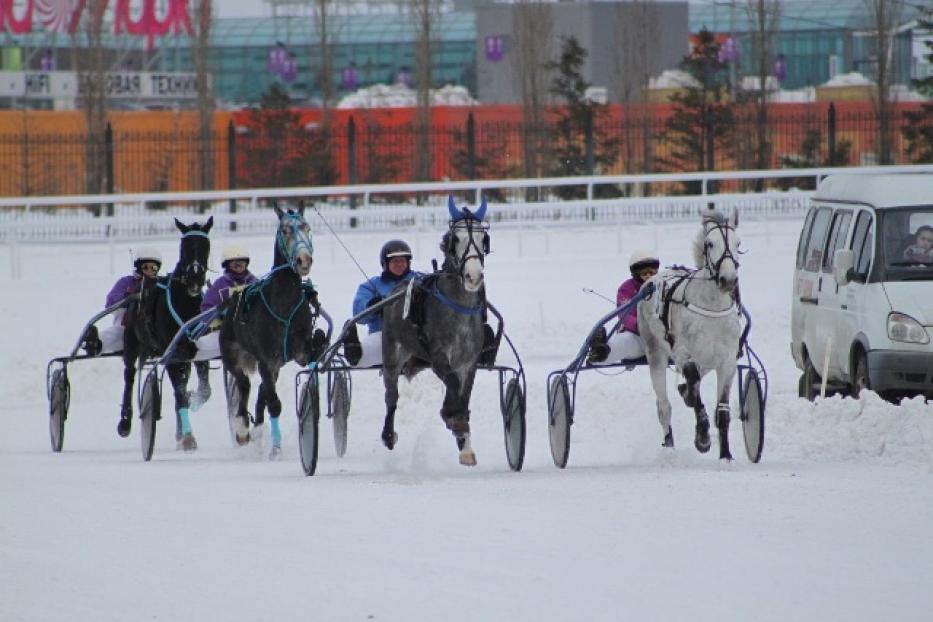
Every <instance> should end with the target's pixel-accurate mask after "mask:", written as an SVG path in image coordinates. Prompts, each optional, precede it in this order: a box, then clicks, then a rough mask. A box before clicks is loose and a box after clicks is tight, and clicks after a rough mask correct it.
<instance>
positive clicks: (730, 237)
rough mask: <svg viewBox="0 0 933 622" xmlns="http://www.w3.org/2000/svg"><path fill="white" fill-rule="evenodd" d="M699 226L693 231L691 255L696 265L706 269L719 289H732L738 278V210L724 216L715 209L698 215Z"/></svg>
mask: <svg viewBox="0 0 933 622" xmlns="http://www.w3.org/2000/svg"><path fill="white" fill-rule="evenodd" d="M701 222H702V226H703V229H702V231H700V232H699V233H698V234H697V238H696V241H695V242H694V245H693V256H694V260H695V261H696V264H697V267H698V268H700V269H706V270H708V271H709V276H710V279H712V280H713V281H715V282H716V284H717V285H718V286H719V289H720V290H722V291H723V292H732V291H734V290H735V286H736V285H737V284H738V282H739V261H738V259H737V256H738V254H739V236H738V234H737V233H736V228H737V227H738V226H739V213H738V210H735V211H734V212H733V213H732V217H731V218H727V217H726V216H725V215H724V214H722V213H721V212H717V211H716V210H715V209H713V210H709V211H707V212H705V213H704V214H703V215H702V218H701Z"/></svg>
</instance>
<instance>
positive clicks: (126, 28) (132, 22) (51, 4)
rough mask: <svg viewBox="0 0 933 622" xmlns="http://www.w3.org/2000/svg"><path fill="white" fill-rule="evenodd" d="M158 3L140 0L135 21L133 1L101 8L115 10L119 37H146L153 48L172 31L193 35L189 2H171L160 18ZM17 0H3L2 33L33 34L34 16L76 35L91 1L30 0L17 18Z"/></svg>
mask: <svg viewBox="0 0 933 622" xmlns="http://www.w3.org/2000/svg"><path fill="white" fill-rule="evenodd" d="M157 1H158V0H137V6H139V4H138V3H140V2H141V3H142V10H141V11H137V14H138V15H139V17H137V18H136V19H134V18H133V17H132V11H130V2H131V0H114V2H112V3H111V2H110V0H103V1H102V2H101V3H100V5H101V8H102V9H103V10H106V9H107V8H108V7H109V6H110V5H111V4H113V5H115V6H114V7H113V31H114V33H115V34H128V35H132V36H136V37H146V45H147V47H149V48H151V47H152V45H153V41H154V39H155V38H156V37H164V36H165V35H167V34H168V33H169V32H172V33H173V34H176V35H177V34H179V33H181V32H184V33H186V34H189V35H190V34H193V32H194V31H193V29H192V28H191V17H190V16H189V15H188V0H167V2H166V8H165V11H164V15H162V16H161V17H160V16H159V15H158V11H157V9H156V3H157ZM13 4H14V0H0V31H4V30H9V31H10V32H11V33H13V34H18V35H21V34H27V33H30V32H32V26H33V24H32V22H33V17H34V15H38V16H39V19H40V20H41V22H42V25H43V27H44V28H45V29H46V30H48V31H50V32H64V31H67V32H69V33H72V34H73V33H74V32H75V31H76V30H78V26H79V24H80V21H81V15H82V13H83V12H84V9H85V7H86V6H87V4H88V0H26V6H25V8H24V9H22V10H21V11H20V14H18V15H17V13H16V11H14V8H13Z"/></svg>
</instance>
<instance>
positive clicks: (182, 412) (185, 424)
mask: <svg viewBox="0 0 933 622" xmlns="http://www.w3.org/2000/svg"><path fill="white" fill-rule="evenodd" d="M178 418H179V419H181V433H182V434H191V420H190V419H188V409H187V408H179V409H178Z"/></svg>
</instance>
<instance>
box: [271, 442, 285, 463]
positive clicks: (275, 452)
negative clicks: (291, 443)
mask: <svg viewBox="0 0 933 622" xmlns="http://www.w3.org/2000/svg"><path fill="white" fill-rule="evenodd" d="M281 459H282V448H281V447H279V446H278V445H273V446H272V450H271V451H269V460H281Z"/></svg>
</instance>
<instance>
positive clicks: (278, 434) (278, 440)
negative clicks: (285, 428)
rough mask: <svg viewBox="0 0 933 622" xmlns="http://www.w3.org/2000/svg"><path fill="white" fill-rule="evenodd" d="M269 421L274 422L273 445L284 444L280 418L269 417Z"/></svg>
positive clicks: (279, 445)
mask: <svg viewBox="0 0 933 622" xmlns="http://www.w3.org/2000/svg"><path fill="white" fill-rule="evenodd" d="M269 423H271V424H272V446H273V447H281V446H282V430H280V429H279V418H278V417H269Z"/></svg>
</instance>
